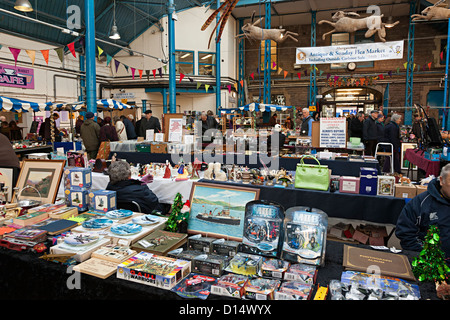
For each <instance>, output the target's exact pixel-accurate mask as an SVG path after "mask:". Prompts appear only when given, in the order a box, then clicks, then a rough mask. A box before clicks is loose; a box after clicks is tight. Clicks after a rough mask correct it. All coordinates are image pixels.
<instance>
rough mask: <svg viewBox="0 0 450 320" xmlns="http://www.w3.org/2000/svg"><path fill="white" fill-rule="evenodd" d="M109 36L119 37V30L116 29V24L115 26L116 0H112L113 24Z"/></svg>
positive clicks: (117, 38)
mask: <svg viewBox="0 0 450 320" xmlns="http://www.w3.org/2000/svg"><path fill="white" fill-rule="evenodd" d="M109 38H110V39H113V40H119V39H120V34H119V31H118V30H117V26H116V0H114V24H113V26H112V28H111V34H110V35H109Z"/></svg>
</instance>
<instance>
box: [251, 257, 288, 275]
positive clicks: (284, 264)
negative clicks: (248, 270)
mask: <svg viewBox="0 0 450 320" xmlns="http://www.w3.org/2000/svg"><path fill="white" fill-rule="evenodd" d="M289 265H290V263H289V262H288V261H283V260H280V259H275V258H263V262H262V265H261V269H260V272H259V274H260V276H261V277H265V278H275V279H280V280H282V279H283V278H284V273H285V272H286V270H288V268H289Z"/></svg>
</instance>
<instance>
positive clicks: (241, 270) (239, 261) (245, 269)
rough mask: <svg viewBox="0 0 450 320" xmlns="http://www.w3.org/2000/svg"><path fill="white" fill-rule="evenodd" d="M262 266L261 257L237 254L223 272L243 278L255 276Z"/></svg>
mask: <svg viewBox="0 0 450 320" xmlns="http://www.w3.org/2000/svg"><path fill="white" fill-rule="evenodd" d="M261 265H262V257H261V256H258V255H254V254H247V253H243V252H238V254H236V255H235V256H234V257H233V258H232V259H231V260H230V263H229V264H228V267H226V268H225V271H228V272H233V273H236V274H242V275H245V276H256V275H257V274H258V272H259V269H260V268H261Z"/></svg>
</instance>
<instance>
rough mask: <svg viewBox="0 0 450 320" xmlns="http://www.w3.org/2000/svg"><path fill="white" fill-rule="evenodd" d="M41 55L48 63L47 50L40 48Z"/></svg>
mask: <svg viewBox="0 0 450 320" xmlns="http://www.w3.org/2000/svg"><path fill="white" fill-rule="evenodd" d="M41 53H42V56H43V57H44V59H45V62H46V63H47V64H48V54H49V50H41Z"/></svg>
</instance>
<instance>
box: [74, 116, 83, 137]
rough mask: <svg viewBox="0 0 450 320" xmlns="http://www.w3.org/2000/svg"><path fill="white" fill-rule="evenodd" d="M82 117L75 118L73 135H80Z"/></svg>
mask: <svg viewBox="0 0 450 320" xmlns="http://www.w3.org/2000/svg"><path fill="white" fill-rule="evenodd" d="M83 121H84V117H83V116H82V115H79V116H78V118H77V121H76V122H75V133H76V134H81V125H82V124H83Z"/></svg>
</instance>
